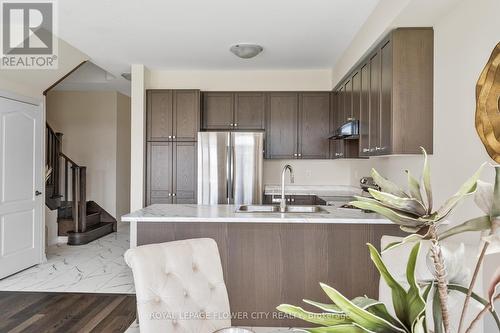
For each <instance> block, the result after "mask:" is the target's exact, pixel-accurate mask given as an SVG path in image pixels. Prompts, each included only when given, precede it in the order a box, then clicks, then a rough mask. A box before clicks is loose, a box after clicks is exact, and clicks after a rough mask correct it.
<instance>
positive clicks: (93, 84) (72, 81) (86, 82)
mask: <svg viewBox="0 0 500 333" xmlns="http://www.w3.org/2000/svg"><path fill="white" fill-rule="evenodd" d="M54 90H69V91H118V92H121V93H122V94H124V95H127V96H130V82H129V81H127V80H125V79H124V78H122V77H120V76H115V75H113V74H111V73H109V72H107V71H106V70H104V69H102V68H101V67H99V66H97V65H95V64H93V63H92V62H91V61H88V62H86V63H84V64H83V65H82V66H80V67H78V69H77V70H76V71H74V72H73V73H71V75H69V76H68V77H66V78H64V80H62V81H61V82H60V83H59V84H58V85H57V86H55V87H54Z"/></svg>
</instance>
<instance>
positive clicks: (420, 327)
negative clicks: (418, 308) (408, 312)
mask: <svg viewBox="0 0 500 333" xmlns="http://www.w3.org/2000/svg"><path fill="white" fill-rule="evenodd" d="M411 331H412V333H426V332H427V329H426V328H425V317H424V316H421V317H420V318H418V319H417V320H416V321H415V324H414V325H413V328H412V330H411ZM434 333H436V332H434Z"/></svg>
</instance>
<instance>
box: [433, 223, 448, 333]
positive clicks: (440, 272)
mask: <svg viewBox="0 0 500 333" xmlns="http://www.w3.org/2000/svg"><path fill="white" fill-rule="evenodd" d="M429 233H430V236H431V253H432V260H433V262H434V269H435V271H436V272H435V274H436V280H437V290H438V293H439V301H440V303H441V313H442V315H443V325H444V332H445V333H450V315H449V312H448V281H447V280H446V267H445V265H444V260H443V253H442V252H441V246H440V245H439V239H438V236H437V231H436V226H434V225H431V226H430V228H429Z"/></svg>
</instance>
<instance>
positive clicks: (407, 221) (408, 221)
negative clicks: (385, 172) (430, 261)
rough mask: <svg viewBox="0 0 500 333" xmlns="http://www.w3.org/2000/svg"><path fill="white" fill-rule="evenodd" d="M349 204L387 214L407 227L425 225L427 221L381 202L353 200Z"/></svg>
mask: <svg viewBox="0 0 500 333" xmlns="http://www.w3.org/2000/svg"><path fill="white" fill-rule="evenodd" d="M349 204H351V205H353V206H354V207H357V208H359V209H365V210H371V211H374V212H375V213H378V214H380V215H383V216H385V217H386V218H388V219H389V220H391V221H392V222H394V223H396V224H399V225H403V226H407V227H420V226H423V225H424V223H425V221H422V220H419V219H416V218H414V217H413V216H411V215H410V214H405V213H403V212H396V211H394V209H391V208H389V207H386V206H384V205H382V204H380V203H375V202H367V201H359V200H358V201H351V202H350V203H349Z"/></svg>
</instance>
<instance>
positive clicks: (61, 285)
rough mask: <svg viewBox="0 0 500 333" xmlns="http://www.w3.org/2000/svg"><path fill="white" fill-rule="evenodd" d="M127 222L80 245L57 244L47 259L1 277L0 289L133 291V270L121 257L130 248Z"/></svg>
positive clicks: (51, 247)
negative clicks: (100, 236)
mask: <svg viewBox="0 0 500 333" xmlns="http://www.w3.org/2000/svg"><path fill="white" fill-rule="evenodd" d="M129 238H130V233H129V225H128V223H123V224H121V223H119V224H118V231H117V232H116V233H112V234H110V235H107V236H105V237H103V238H100V239H98V240H96V241H93V242H91V243H89V244H86V245H81V246H68V245H66V244H57V245H53V246H50V247H49V248H48V249H47V262H45V263H43V264H40V265H36V266H34V267H31V268H28V269H26V270H24V271H21V272H19V273H17V274H14V275H11V276H9V277H7V278H4V279H2V280H0V291H45V292H91V293H119V294H134V293H135V289H134V281H133V276H132V271H131V270H130V269H129V268H128V266H127V264H126V263H125V261H124V259H123V254H124V253H125V251H126V250H127V249H128V248H129V244H130V241H129Z"/></svg>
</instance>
